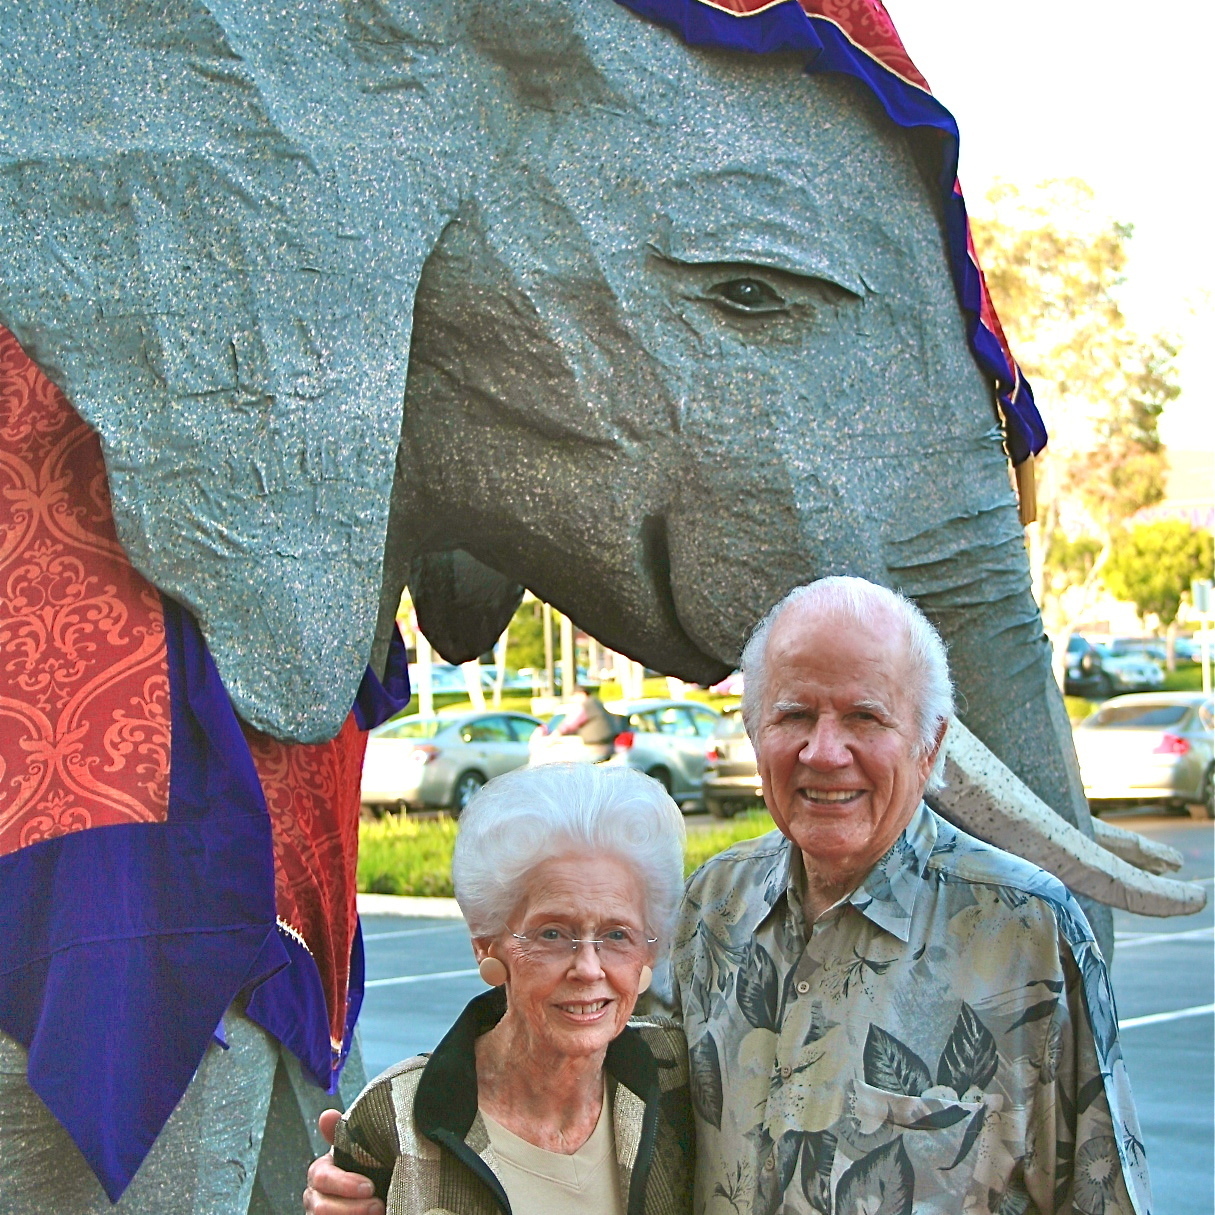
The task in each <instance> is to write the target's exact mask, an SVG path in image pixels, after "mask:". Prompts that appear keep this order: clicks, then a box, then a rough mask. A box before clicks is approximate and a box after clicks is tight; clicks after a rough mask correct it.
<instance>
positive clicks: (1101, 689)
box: [1097, 671, 1116, 700]
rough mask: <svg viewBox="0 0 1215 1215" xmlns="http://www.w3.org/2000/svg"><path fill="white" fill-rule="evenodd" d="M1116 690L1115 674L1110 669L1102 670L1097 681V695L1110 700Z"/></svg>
mask: <svg viewBox="0 0 1215 1215" xmlns="http://www.w3.org/2000/svg"><path fill="white" fill-rule="evenodd" d="M1115 690H1116V689H1115V688H1114V678H1113V676H1112V675H1111V674H1110V673H1109V672H1108V671H1102V672H1101V678H1100V679H1099V680H1098V681H1097V695H1098V696H1100V697H1102V698H1103V699H1105V700H1108V699H1109V698H1110V697H1111V696H1113V694H1114V692H1115Z"/></svg>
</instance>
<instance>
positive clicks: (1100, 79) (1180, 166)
mask: <svg viewBox="0 0 1215 1215" xmlns="http://www.w3.org/2000/svg"><path fill="white" fill-rule="evenodd" d="M886 7H887V9H888V10H889V12H890V15H891V16H892V17H893V18H894V23H895V25H896V27H897V28H898V30H899V33H900V35H901V36H902V39H903V42H904V44H905V45H906V47H907V50H908V52H909V53H910V54H911V57H912V59H913V60H914V62H915V63H916V65H917V66H918V67H919V69H920V71H921V72H923V73H924V75H925V76H926V77H927V79H928V83H929V84H930V85H931V86H932V89H933V92H934V93H935V94H936V95H937V96H938V97H939V98H940V99H941V100H942V101H943V102H944V103H945V105H947V106H948V107H949V109H950V110H951V111H952V112H953V114H954V117H955V118H957V120H958V126H959V128H960V129H961V133H962V144H961V178H962V186H963V188H964V190H965V191H966V194H967V196H968V197H969V198H972V199H974V200H975V201H978V200H979V199H980V198H981V197H982V195H983V194H985V193H986V191H987V189H988V187H989V186H990V185H991V183H992V181H993V180H994V179H996V178H997V177H1002V178H1005V179H1006V180H1008V181H1011V182H1014V183H1015V184H1017V185H1019V186H1022V187H1025V186H1032V185H1035V184H1036V183H1037V182H1039V181H1043V180H1045V179H1047V178H1052V177H1080V178H1083V179H1084V180H1085V181H1087V182H1088V184H1089V185H1090V186H1092V187H1093V189H1094V191H1095V192H1096V195H1097V197H1096V203H1097V205H1098V206H1099V207H1100V208H1101V209H1102V210H1104V211H1106V212H1108V214H1109V215H1110V216H1111V217H1112V218H1114V219H1117V220H1119V221H1121V222H1124V223H1131V224H1134V227H1135V236H1134V239H1133V241H1132V242H1131V262H1130V266H1129V270H1128V276H1127V284H1126V288H1125V291H1124V295H1123V305H1124V310H1125V311H1126V314H1127V316H1128V318H1129V319H1130V320H1131V321H1132V323H1133V324H1134V325H1135V326H1136V327H1137V328H1139V329H1140V330H1142V331H1145V332H1150V331H1152V330H1165V331H1167V332H1171V333H1173V334H1175V335H1177V336H1178V337H1180V339H1181V342H1182V345H1183V353H1182V355H1181V358H1180V359H1179V368H1180V372H1181V383H1182V389H1183V392H1182V396H1181V399H1180V400H1179V401H1178V402H1177V403H1176V404H1175V405H1172V406H1170V407H1169V409H1168V410H1167V411H1166V414H1165V416H1164V417H1163V418H1162V419H1161V427H1160V429H1161V434H1162V436H1163V438H1164V440H1165V442H1166V443H1167V444H1169V445H1171V446H1174V447H1188V448H1198V449H1205V450H1208V451H1210V450H1215V240H1213V239H1212V226H1213V221H1215V196H1213V188H1212V180H1213V178H1215V173H1213V172H1212V168H1211V164H1212V159H1213V157H1215V137H1213V135H1212V123H1211V113H1212V111H1211V103H1210V91H1211V88H1210V82H1211V75H1212V67H1211V64H1210V61H1209V59H1210V55H1211V51H1212V48H1213V47H1215V19H1213V17H1212V12H1213V10H1215V6H1213V5H1212V4H1211V3H1210V2H1209V0H1177V2H1176V3H1173V4H1166V5H1164V6H1163V7H1160V8H1157V7H1155V6H1154V5H1149V6H1148V7H1146V8H1144V7H1143V6H1142V5H1136V6H1132V5H1130V4H1129V3H1126V2H1125V0H1106V3H1103V4H1098V3H1096V2H1095V0H1053V2H1052V0H1017V2H1015V3H1008V2H1004V3H1002V2H1000V0H987V3H979V4H975V3H973V0H970V2H967V0H886Z"/></svg>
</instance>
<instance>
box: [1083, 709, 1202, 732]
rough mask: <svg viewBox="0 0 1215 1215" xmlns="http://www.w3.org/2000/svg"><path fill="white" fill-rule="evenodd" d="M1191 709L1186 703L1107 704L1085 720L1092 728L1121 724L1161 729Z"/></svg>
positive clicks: (1147, 728) (1136, 727)
mask: <svg viewBox="0 0 1215 1215" xmlns="http://www.w3.org/2000/svg"><path fill="white" fill-rule="evenodd" d="M1189 711H1190V706H1189V705H1185V704H1181V705H1178V704H1159V703H1157V704H1151V703H1149V704H1135V705H1106V706H1105V708H1103V709H1098V710H1097V712H1096V713H1094V714H1093V715H1092V717H1090V718H1088V719H1087V721H1085V723H1084V724H1085V725H1086V726H1087V727H1088V728H1089V729H1090V730H1099V729H1101V728H1102V727H1104V726H1119V727H1121V728H1123V729H1134V730H1159V729H1161V728H1163V727H1164V726H1175V725H1177V724H1178V722H1180V721H1181V719H1182V718H1183V717H1184V716H1185V715H1186V714H1187V713H1188V712H1189Z"/></svg>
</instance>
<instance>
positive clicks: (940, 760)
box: [740, 576, 954, 793]
mask: <svg viewBox="0 0 1215 1215" xmlns="http://www.w3.org/2000/svg"><path fill="white" fill-rule="evenodd" d="M790 609H796V610H798V611H800V612H814V613H815V614H816V615H820V616H833V617H836V618H837V619H842V620H843V621H845V622H846V623H850V624H855V625H859V626H861V627H865V628H868V627H870V626H872V625H874V624H875V623H877V622H879V621H880V620H881V618H882V617H883V616H885V617H887V618H890V617H893V618H894V620H895V621H896V622H897V624H899V625H901V626H902V629H903V633H904V635H905V637H906V639H907V661H908V666H909V667H910V677H911V686H912V695H913V697H914V699H915V704H916V712H917V715H918V718H919V721H918V725H919V732H920V748H921V754H923V755H927V754H928V753H929V752H930V751H931V750H932V748H933V745H934V744H935V743H936V740H937V733H938V731H939V730H940V728H941V723H942V722H944V721H948V720H949V719H950V717H952V716H953V710H954V705H953V682H952V681H951V680H950V678H949V660H948V658H947V657H946V654H945V643H944V642H943V641H942V640H941V635H940V634H939V633H938V632H937V631H936V629H935V628H933V627H932V624H931V623H930V621H929V620H928V617H927V616H925V615H924V613H923V612H921V611H920V609H919V608H918V607H917V606H916V605H915V604H914V603H913V602H912V601H911V600H910V599H908V598H907V596H906V595H900V594H899V593H898V592H897V591H892V590H890V589H889V588H888V587H884V586H879V585H878V584H877V583H876V582H869V581H868V580H867V579H865V578H851V577H845V576H838V577H831V578H820V579H819V580H818V581H817V582H808V583H806V585H805V586H798V587H794V588H793V590H791V591H790V592H789V593H788V594H787V595H786V596H785V597H784V598H783V599H782V600H781V601H780V602H779V603H778V604H776V606H775V607H773V608H772V609H771V610H770V611H769V612H768V613H767V615H766V616H764V618H763V619H762V620H761V621H760V622H759V623H758V624H757V625H756V626H755V628H754V629H752V631H751V635H750V637H748V638H747V644H746V646H744V647H743V652H742V662H741V664H740V665H741V668H742V673H743V695H742V716H743V723H744V724H745V725H746V727H747V733H748V735H750V737H751V741H752V742H754V741H755V736H756V732H757V730H758V729H759V725H760V714H761V712H762V711H763V703H764V684H765V682H766V680H767V668H766V662H767V652H768V638H769V635H770V634H771V632H772V626H773V625H774V624H775V623H776V620H777V618H778V617H780V616H781V615H783V614H784V613H785V612H786V611H787V610H790ZM944 766H945V749H944V747H942V748H941V751H940V752H939V753H938V755H937V760H936V763H935V764H934V765H933V769H932V773H931V774H930V775H929V777H928V784H927V787H926V789H925V792H928V793H931V792H932V791H933V790H935V789H939V788H941V786H942V784H943V783H944V778H943V772H944Z"/></svg>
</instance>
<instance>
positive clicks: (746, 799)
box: [703, 711, 764, 818]
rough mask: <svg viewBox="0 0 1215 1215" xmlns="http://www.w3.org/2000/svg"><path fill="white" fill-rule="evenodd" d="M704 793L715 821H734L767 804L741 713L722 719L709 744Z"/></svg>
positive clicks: (706, 805) (728, 715)
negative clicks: (747, 811)
mask: <svg viewBox="0 0 1215 1215" xmlns="http://www.w3.org/2000/svg"><path fill="white" fill-rule="evenodd" d="M703 790H704V803H705V809H706V810H707V811H708V812H709V813H710V814H711V815H712V816H713V817H714V818H733V817H734V816H735V815H736V814H737V813H738V812H739V811H740V810H746V809H748V808H750V807H751V806H755V805H760V804H762V803H763V800H764V795H763V788H762V786H761V784H760V779H759V768H758V767H757V766H756V762H755V748H754V747H752V746H751V740H750V739H749V738H748V737H747V731H746V730H745V729H744V728H743V720H742V714H741V713H739V712H737V711H736V712H733V713H727V714H725V715H724V716H723V717H722V720H721V722H720V723H719V724H718V727H717V731H716V733H715V734H714V736H713V741H712V742H711V743H710V744H709V749H708V751H707V753H706V756H705V775H704V786H703Z"/></svg>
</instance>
